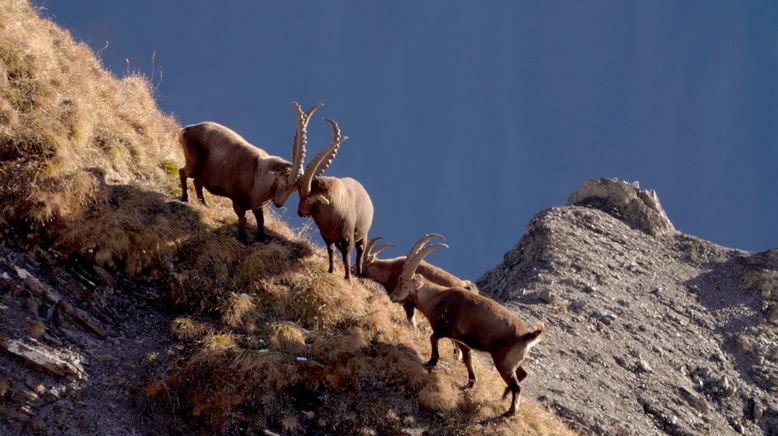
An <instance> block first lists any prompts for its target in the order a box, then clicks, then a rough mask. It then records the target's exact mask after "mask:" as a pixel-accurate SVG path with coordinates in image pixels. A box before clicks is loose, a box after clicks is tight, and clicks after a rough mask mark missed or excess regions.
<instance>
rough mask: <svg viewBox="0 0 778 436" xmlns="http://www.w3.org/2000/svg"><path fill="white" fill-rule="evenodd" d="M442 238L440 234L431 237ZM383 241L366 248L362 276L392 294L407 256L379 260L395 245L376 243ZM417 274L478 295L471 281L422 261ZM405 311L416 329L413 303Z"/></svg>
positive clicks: (370, 244) (369, 243)
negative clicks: (387, 249)
mask: <svg viewBox="0 0 778 436" xmlns="http://www.w3.org/2000/svg"><path fill="white" fill-rule="evenodd" d="M429 236H435V237H440V238H442V236H440V235H438V234H434V235H429ZM381 239H383V238H382V237H380V236H378V237H375V238H373V239H371V240H370V242H368V243H367V248H365V254H364V261H363V263H362V275H363V276H364V277H366V278H368V279H371V280H374V281H376V282H378V284H380V285H381V286H383V287H384V289H386V292H392V290H394V288H395V287H396V286H397V280H398V279H399V278H400V274H401V273H402V269H403V265H404V264H405V259H406V256H398V257H395V258H392V259H378V258H377V256H378V253H380V252H381V251H382V250H383V249H385V248H389V247H393V246H394V244H379V245H375V244H376V242H378V241H380V240H381ZM417 272H418V273H419V274H421V275H422V276H424V278H425V279H427V280H428V281H430V282H432V283H435V284H437V285H440V286H445V287H447V288H462V289H466V290H468V291H472V292H475V293H478V287H477V286H476V285H475V283H473V282H471V281H470V280H462V279H460V278H459V277H457V276H455V275H454V274H451V273H450V272H448V271H446V270H444V269H443V268H439V267H437V266H435V265H432V264H430V263H427V262H426V261H423V260H422V261H421V263H419V267H418V269H417ZM403 309H405V316H406V317H407V318H408V322H410V323H411V324H412V325H413V326H414V327H416V317H415V311H414V306H413V303H406V304H403Z"/></svg>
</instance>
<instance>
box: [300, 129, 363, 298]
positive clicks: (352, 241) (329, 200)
mask: <svg viewBox="0 0 778 436" xmlns="http://www.w3.org/2000/svg"><path fill="white" fill-rule="evenodd" d="M326 121H327V122H328V123H329V124H330V126H331V127H332V143H331V144H330V145H329V146H327V147H326V148H324V149H323V150H322V151H320V152H319V154H317V155H316V157H314V158H313V160H312V161H311V162H310V163H309V164H308V166H307V167H306V168H305V171H304V172H303V175H302V177H301V178H300V181H299V184H298V192H299V193H300V205H299V207H298V208H297V214H298V215H300V216H301V217H306V216H310V217H313V221H314V222H316V226H317V227H319V232H320V233H321V236H322V238H323V239H324V243H325V244H326V245H327V255H328V256H329V263H330V267H329V272H330V273H331V272H333V271H334V263H333V259H332V256H333V250H332V246H333V245H336V246H337V247H338V250H340V252H341V254H342V255H343V269H344V270H345V271H346V273H345V279H346V280H348V282H349V283H351V268H349V265H350V264H351V247H352V245H355V246H356V248H357V271H356V273H357V276H361V275H362V267H361V265H362V256H363V254H364V247H365V241H366V240H367V232H368V231H369V230H370V226H371V225H372V224H373V203H372V201H370V195H368V193H367V191H366V190H365V188H364V187H363V186H362V185H361V184H360V183H359V182H357V181H356V180H354V179H352V178H350V177H343V178H338V177H326V176H322V174H323V173H324V171H326V170H327V168H328V167H329V166H330V164H331V163H332V161H333V159H335V156H336V155H337V154H338V150H339V149H340V144H341V142H343V141H345V140H346V139H348V137H344V136H341V134H340V128H339V127H338V123H336V122H335V121H333V120H331V119H326ZM303 127H305V126H303ZM303 134H304V131H303ZM304 146H305V144H304V143H303V150H305V148H304Z"/></svg>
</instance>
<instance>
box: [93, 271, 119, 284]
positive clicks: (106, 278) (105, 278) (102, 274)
mask: <svg viewBox="0 0 778 436" xmlns="http://www.w3.org/2000/svg"><path fill="white" fill-rule="evenodd" d="M92 270H93V271H94V272H95V274H96V275H97V277H99V278H100V280H102V282H103V283H105V285H106V286H108V287H109V288H111V289H116V281H115V280H114V279H113V276H111V274H110V273H109V272H108V271H106V270H104V269H102V268H100V267H99V266H94V267H92Z"/></svg>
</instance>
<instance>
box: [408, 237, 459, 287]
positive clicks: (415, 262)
mask: <svg viewBox="0 0 778 436" xmlns="http://www.w3.org/2000/svg"><path fill="white" fill-rule="evenodd" d="M438 248H448V245H446V244H444V243H442V242H438V243H436V244H432V245H428V246H426V247H424V248H422V249H421V250H420V251H419V252H418V253H416V256H414V257H413V258H412V259H407V258H406V259H405V263H404V264H403V270H402V274H401V275H400V283H404V282H406V281H408V280H410V279H411V277H413V275H414V274H415V273H416V268H418V267H419V264H420V263H421V261H422V259H424V257H425V256H426V255H428V254H430V253H431V252H432V251H433V250H437V249H438Z"/></svg>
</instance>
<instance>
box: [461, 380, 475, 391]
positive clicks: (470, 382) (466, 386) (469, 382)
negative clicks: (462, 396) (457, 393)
mask: <svg viewBox="0 0 778 436" xmlns="http://www.w3.org/2000/svg"><path fill="white" fill-rule="evenodd" d="M473 386H475V380H470V381H468V382H467V384H466V385H464V386H462V390H463V391H466V390H468V389H473Z"/></svg>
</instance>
